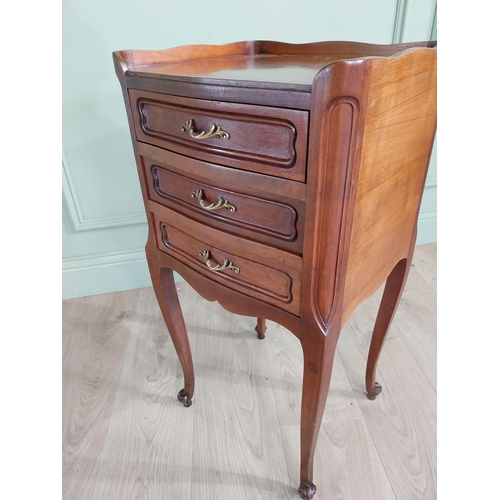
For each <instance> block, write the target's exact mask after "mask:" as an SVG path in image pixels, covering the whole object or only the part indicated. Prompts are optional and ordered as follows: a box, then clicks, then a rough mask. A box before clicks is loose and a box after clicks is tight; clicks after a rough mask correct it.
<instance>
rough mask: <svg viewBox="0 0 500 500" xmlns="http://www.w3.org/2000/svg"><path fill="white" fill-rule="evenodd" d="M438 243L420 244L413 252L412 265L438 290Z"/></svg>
mask: <svg viewBox="0 0 500 500" xmlns="http://www.w3.org/2000/svg"><path fill="white" fill-rule="evenodd" d="M436 264H437V244H436V243H431V244H429V245H418V246H416V247H415V253H414V254H413V260H412V266H414V267H415V269H416V270H417V271H418V272H419V273H420V275H421V276H422V278H423V279H424V280H425V281H426V282H427V284H428V285H429V286H430V287H431V288H432V289H433V290H434V291H435V292H437V271H436Z"/></svg>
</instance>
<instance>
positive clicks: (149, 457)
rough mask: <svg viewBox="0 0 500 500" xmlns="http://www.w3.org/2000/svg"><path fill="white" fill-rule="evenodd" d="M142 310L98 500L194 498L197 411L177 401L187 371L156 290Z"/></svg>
mask: <svg viewBox="0 0 500 500" xmlns="http://www.w3.org/2000/svg"><path fill="white" fill-rule="evenodd" d="M136 307H137V311H138V314H137V316H136V318H135V322H134V328H133V331H132V334H131V339H130V343H129V347H128V349H127V352H126V354H125V361H124V369H123V373H122V377H121V380H120V387H119V390H118V393H117V396H116V401H115V405H114V410H113V415H112V418H111V421H110V425H109V430H108V435H107V439H106V442H105V445H104V448H103V452H102V456H101V460H100V464H99V472H98V474H97V477H96V485H95V488H94V493H93V496H92V500H123V499H126V498H133V499H136V498H137V499H139V498H140V499H159V498H190V497H191V481H190V477H191V461H192V448H193V440H192V435H193V421H194V413H193V412H192V411H189V409H187V408H185V407H184V406H183V405H181V404H180V403H179V402H178V401H177V398H176V394H177V392H178V391H179V390H180V389H181V388H182V385H183V382H182V370H181V367H180V363H179V361H178V359H177V356H176V354H175V349H174V347H173V344H172V341H171V339H170V335H169V334H168V330H167V328H166V326H165V323H164V321H163V318H162V317H161V313H160V310H159V307H158V305H157V303H156V300H155V298H154V294H153V291H152V289H143V290H142V291H141V295H140V297H139V298H138V300H137V302H136ZM191 341H192V348H193V350H194V349H195V338H194V336H193V338H191ZM183 436H185V439H183Z"/></svg>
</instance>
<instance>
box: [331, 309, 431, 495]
mask: <svg viewBox="0 0 500 500" xmlns="http://www.w3.org/2000/svg"><path fill="white" fill-rule="evenodd" d="M362 313H363V311H362V309H361V310H358V311H356V312H355V313H354V314H358V315H359V314H362ZM344 330H345V331H344V332H343V335H341V338H340V340H339V345H338V351H339V353H340V356H341V358H342V361H343V363H344V366H345V368H346V371H347V373H348V375H349V378H350V380H351V384H352V386H353V389H354V393H355V394H356V396H357V398H358V402H359V405H360V408H361V411H362V413H363V416H364V419H365V421H366V424H367V426H368V429H369V431H370V433H371V436H372V438H373V441H374V443H375V446H376V447H377V450H378V453H379V455H380V458H381V460H382V463H383V465H384V468H385V470H386V472H387V475H388V478H389V481H390V482H391V485H392V488H393V490H394V492H395V494H396V497H397V498H398V500H434V499H435V498H436V392H435V391H434V388H433V387H432V386H431V384H430V383H429V381H428V379H427V377H426V376H425V374H424V373H423V372H422V370H421V369H420V367H419V365H418V363H417V362H416V360H415V358H414V357H413V355H412V353H411V352H410V351H409V349H408V346H407V345H406V344H405V342H404V341H403V339H401V338H393V339H389V340H387V341H386V343H385V346H384V356H383V357H381V359H380V362H379V366H378V376H377V381H378V382H379V383H380V384H381V385H382V387H383V391H382V394H381V395H379V396H378V397H377V399H376V400H375V401H370V400H368V399H367V398H366V392H365V388H364V372H365V366H366V357H367V354H368V350H367V348H366V346H363V345H357V344H356V340H355V338H356V335H355V334H353V332H352V331H351V327H350V325H349V323H348V324H347V325H346V328H345V329H344Z"/></svg>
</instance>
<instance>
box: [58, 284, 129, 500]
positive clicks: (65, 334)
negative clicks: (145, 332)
mask: <svg viewBox="0 0 500 500" xmlns="http://www.w3.org/2000/svg"><path fill="white" fill-rule="evenodd" d="M133 297H134V294H133V293H129V294H127V295H124V294H107V295H99V296H94V297H86V298H83V299H77V300H68V301H65V302H64V303H63V329H62V341H63V363H62V380H63V388H62V395H63V399H62V417H63V428H62V438H63V456H62V461H63V483H62V489H63V498H64V499H66V500H73V499H75V500H76V499H78V498H87V499H88V498H90V497H91V495H92V491H93V489H94V485H95V480H96V475H97V471H98V464H99V460H100V457H101V453H102V447H103V443H104V440H105V438H106V435H107V431H108V426H109V422H110V419H111V414H112V410H113V405H114V401H115V397H116V392H117V390H118V385H119V380H120V376H121V371H122V366H123V359H124V352H125V349H126V347H127V344H128V341H129V337H130V332H131V328H132V326H131V325H132V321H133V319H132V316H133V310H134V305H133Z"/></svg>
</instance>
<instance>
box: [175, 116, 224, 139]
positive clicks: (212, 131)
mask: <svg viewBox="0 0 500 500" xmlns="http://www.w3.org/2000/svg"><path fill="white" fill-rule="evenodd" d="M181 130H182V131H183V132H189V135H190V136H191V137H192V138H193V139H198V140H200V141H201V140H203V139H212V138H214V137H215V138H216V139H221V138H222V139H225V140H228V139H229V137H230V135H229V132H226V131H225V130H222V129H221V127H220V125H216V124H215V123H211V124H210V128H209V129H208V131H207V132H205V131H202V132H200V133H199V134H197V133H196V132H195V131H194V125H193V120H188V121H187V122H186V123H185V124H184V125H182V126H181Z"/></svg>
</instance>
